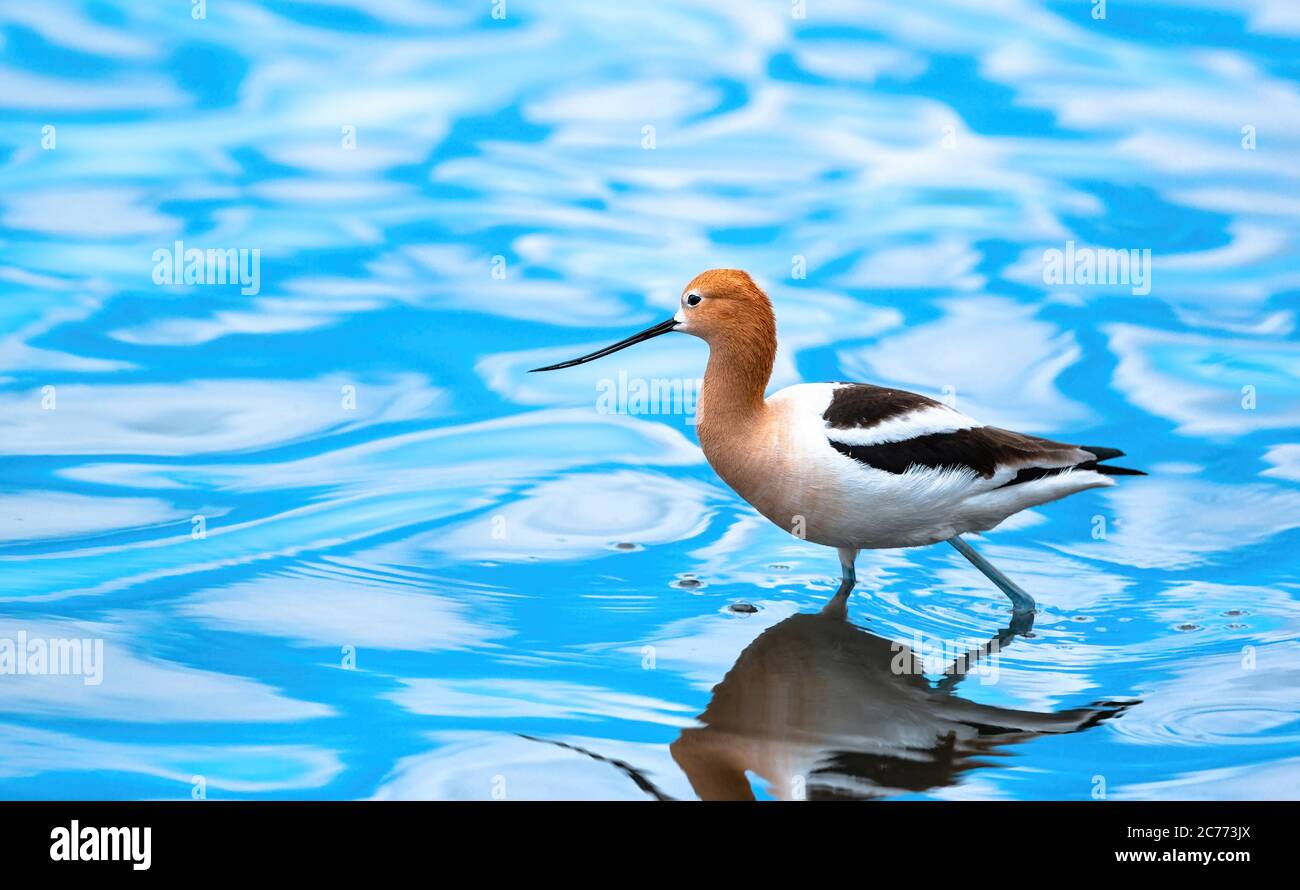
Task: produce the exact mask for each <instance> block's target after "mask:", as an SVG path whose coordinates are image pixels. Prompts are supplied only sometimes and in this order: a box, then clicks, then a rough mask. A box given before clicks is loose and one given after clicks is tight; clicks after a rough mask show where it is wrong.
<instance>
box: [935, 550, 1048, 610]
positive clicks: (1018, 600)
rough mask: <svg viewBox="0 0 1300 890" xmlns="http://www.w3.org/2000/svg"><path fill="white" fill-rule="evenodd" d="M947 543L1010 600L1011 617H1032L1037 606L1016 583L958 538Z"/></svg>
mask: <svg viewBox="0 0 1300 890" xmlns="http://www.w3.org/2000/svg"><path fill="white" fill-rule="evenodd" d="M948 543H949V544H951V545H952V546H953V547H956V548H957V552H958V553H960V554H961V555H962V556H964V557H966V558H967V559H969V560H970V562H971V565H973V566H975V568H977V569H979V570H980V571H981V572H983V573H984V576H985V577H986V578H988V579H989V580H990V581H992V582H993V583H994V584H996V585H997V586H998V589H1000V590H1001V591H1002V592H1003V593H1005V594H1006V595H1007V596H1008V597H1010V598H1011V614H1012V615H1033V614H1034V610H1035V609H1036V608H1037V604H1036V603H1035V602H1034V598H1033V597H1032V596H1030V595H1029V594H1027V593H1025V592H1024V591H1023V590H1021V589H1020V588H1019V587H1018V586H1017V585H1016V582H1014V581H1012V580H1011V579H1010V578H1008V577H1007V576H1006V575H1004V574H1002V573H1001V572H999V571H998V570H997V569H996V568H994V567H993V564H992V563H991V562H989V561H988V560H987V559H985V558H984V557H982V556H980V555H979V554H978V553H976V552H975V548H974V547H972V546H971V545H970V544H967V543H966V542H965V541H963V540H962V539H961V538H959V537H952V538H949V539H948Z"/></svg>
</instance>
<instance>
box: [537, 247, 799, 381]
mask: <svg viewBox="0 0 1300 890" xmlns="http://www.w3.org/2000/svg"><path fill="white" fill-rule="evenodd" d="M673 331H680V332H681V333H683V334H694V335H695V336H696V337H699V338H700V339H702V340H704V341H706V342H707V343H708V344H709V367H710V368H716V369H718V372H719V373H718V374H717V375H714V376H715V377H717V376H722V375H725V376H726V377H727V378H729V379H731V380H733V381H735V382H736V384H737V386H738V388H739V390H743V392H744V393H745V399H744V400H745V401H746V402H752V401H753V396H754V394H755V393H757V399H758V401H759V402H762V400H763V387H764V386H765V385H766V384H767V378H768V376H769V375H770V374H771V373H772V361H773V358H774V356H775V355H776V318H775V317H774V316H773V315H772V303H771V302H770V301H769V300H768V299H767V294H765V293H763V291H762V289H761V288H759V286H758V285H757V284H755V283H754V279H752V278H750V277H749V275H747V274H746V273H744V272H742V271H741V270H739V269H710V270H709V271H707V272H701V273H700V274H699V275H696V276H695V278H694V279H693V280H692V281H691V283H690V284H688V285H687V286H686V290H684V291H682V300H681V305H680V306H679V307H678V309H677V314H676V315H674V316H673V317H672V318H670V319H668V320H667V321H662V322H660V323H659V324H657V325H654V326H653V327H649V328H646V329H645V330H644V331H640V332H638V333H635V334H633V335H632V336H630V337H627V338H625V339H623V340H619V341H618V342H617V343H612V344H610V345H609V346H606V347H605V348H604V349H598V350H596V351H595V352H591V353H588V354H587V355H584V356H579V357H578V358H575V359H569V360H568V361H567V362H560V363H558V364H554V365H547V366H546V367H544V368H534V369H533V370H534V371H558V370H560V369H561V368H572V367H573V366H575V365H581V364H585V363H587V362H590V361H595V360H596V359H598V358H604V357H605V356H607V355H610V354H612V353H615V352H618V351H619V350H620V349H627V348H628V347H629V346H634V345H636V344H637V343H644V342H645V341H646V340H649V339H652V338H654V337H659V336H661V335H663V334H668V333H671V332H673ZM705 389H706V390H708V389H709V387H708V381H707V380H706V381H705Z"/></svg>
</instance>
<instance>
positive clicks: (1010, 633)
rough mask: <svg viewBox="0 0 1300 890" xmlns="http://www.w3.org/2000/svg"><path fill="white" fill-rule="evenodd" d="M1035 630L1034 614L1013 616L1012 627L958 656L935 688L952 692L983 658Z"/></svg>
mask: <svg viewBox="0 0 1300 890" xmlns="http://www.w3.org/2000/svg"><path fill="white" fill-rule="evenodd" d="M1033 629H1034V613H1033V612H1029V613H1025V614H1015V615H1012V616H1011V625H1010V626H1009V627H1004V628H1002V629H1001V630H1000V631H998V632H997V633H995V634H994V635H993V636H992V637H991V638H990V639H989V641H988V642H986V643H982V644H981V645H979V646H977V647H976V648H974V649H972V650H970V651H969V652H967V653H966V654H964V655H961V656H958V657H957V658H956V659H955V660H954V661H953V663H952V664H950V665H948V667H946V668H944V671H943V679H942V680H940V681H939V682H938V683H937V684H936V685H935V688H936V689H938V690H939V691H940V692H952V691H953V690H955V689H956V688H957V685H958V684H959V683H961V681H962V680H964V679H966V675H967V674H968V673H969V672H970V671H971V670H973V669H974V668H975V666H976V665H977V664H978V663H979V660H980V659H981V658H987V657H988V656H989V655H996V654H998V653H999V652H1001V651H1002V648H1003V647H1004V646H1006V645H1008V644H1009V643H1010V642H1011V641H1012V640H1014V639H1015V638H1016V636H1017V635H1021V634H1027V633H1029V632H1030V631H1031V630H1033Z"/></svg>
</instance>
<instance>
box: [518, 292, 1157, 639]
mask: <svg viewBox="0 0 1300 890" xmlns="http://www.w3.org/2000/svg"><path fill="white" fill-rule="evenodd" d="M670 331H680V332H682V333H685V334H693V335H694V336H696V337H699V338H700V339H702V340H704V341H705V342H706V343H708V344H709V363H708V367H707V368H706V370H705V373H704V386H703V388H702V389H701V391H700V398H699V404H698V406H697V408H698V412H697V415H698V416H697V426H696V431H697V434H698V435H699V439H700V446H701V448H703V449H704V456H705V457H706V458H707V459H708V461H709V464H710V465H711V466H712V467H713V469H714V470H715V471H716V472H717V474H718V475H719V476H721V477H722V478H723V480H724V481H725V482H726V483H727V484H728V485H730V486H731V487H732V488H733V489H735V491H736V492H737V493H738V494H739V495H740V496H741V497H742V498H744V499H745V500H746V501H748V502H749V503H750V504H752V505H753V506H754V507H755V508H756V509H757V510H758V512H759V513H762V514H763V515H764V516H766V517H767V518H768V519H770V520H771V521H772V522H774V523H775V524H777V525H778V526H780V527H781V528H783V529H785V530H786V531H789V532H791V533H792V534H796V535H798V536H799V537H802V538H804V539H806V540H809V541H812V542H814V543H817V544H824V545H826V546H828V547H835V548H836V549H837V550H838V551H839V557H840V566H841V568H842V569H843V575H842V580H841V584H840V591H839V592H840V593H847V592H848V591H849V590H852V589H853V587H854V585H855V584H856V583H857V577H856V574H855V571H854V564H855V563H856V561H857V557H858V553H859V551H861V550H877V549H891V548H896V547H919V546H923V545H926V544H935V543H938V542H939V541H947V542H948V543H950V544H951V545H952V546H953V547H955V548H957V551H958V552H959V553H961V554H962V556H964V557H966V558H967V559H968V560H970V561H971V563H973V564H974V565H975V567H976V568H978V569H979V570H980V571H981V572H983V573H984V574H985V575H986V576H988V578H989V580H990V581H992V582H993V583H994V584H996V585H997V586H998V587H999V588H1000V589H1001V590H1002V591H1003V592H1004V593H1005V594H1006V595H1007V596H1008V597H1010V598H1011V604H1012V612H1013V613H1014V614H1015V615H1019V616H1032V615H1033V612H1034V609H1035V604H1034V600H1033V598H1032V597H1031V596H1029V594H1027V593H1025V592H1024V591H1023V590H1021V589H1020V588H1019V587H1018V586H1017V585H1016V584H1015V583H1014V582H1012V581H1011V579H1009V578H1007V576H1006V575H1004V574H1002V572H1000V571H998V569H997V568H995V567H994V566H993V565H992V564H991V563H989V562H988V560H986V559H984V558H983V557H982V556H980V555H979V554H978V553H976V552H975V550H974V549H973V548H972V547H971V546H970V545H969V544H967V543H966V542H965V541H963V540H962V539H961V537H960V536H961V535H963V534H966V533H968V532H983V531H987V530H989V529H991V528H993V527H994V526H996V525H998V524H999V523H1001V522H1002V521H1003V520H1005V519H1006V518H1007V517H1009V516H1011V515H1013V514H1015V513H1018V512H1020V511H1021V510H1024V509H1026V508H1028V507H1036V506H1038V505H1039V504H1045V503H1047V502H1049V501H1055V500H1057V499H1059V498H1063V497H1065V496H1066V495H1070V494H1074V493H1075V492H1077V491H1083V490H1084V489H1086V488H1099V487H1102V486H1107V485H1114V484H1115V481H1114V480H1113V479H1111V478H1110V477H1111V476H1123V475H1138V476H1140V475H1145V474H1143V473H1142V472H1141V471H1140V470H1130V469H1126V468H1124V467H1115V466H1109V465H1107V464H1103V463H1101V461H1104V460H1109V459H1110V458H1114V457H1120V456H1122V455H1123V453H1124V452H1122V451H1119V450H1117V449H1115V448H1098V447H1095V446H1092V445H1067V444H1065V443H1064V442H1054V441H1052V440H1050V439H1041V438H1039V437H1037V436H1028V435H1025V434H1023V433H1015V432H1012V431H1010V430H1004V429H999V428H997V427H992V426H984V425H983V424H980V423H978V422H977V421H975V420H972V419H971V418H970V417H967V416H966V415H965V414H962V413H961V412H960V411H957V410H955V409H953V408H951V407H949V406H947V405H945V404H944V403H942V402H938V401H935V400H934V399H931V398H928V397H926V396H923V395H918V394H917V393H912V392H906V391H904V390H901V389H890V388H887V387H882V386H872V385H870V384H866V383H802V384H798V385H796V386H790V387H787V388H785V389H783V390H781V391H780V392H778V393H776V394H775V395H773V396H771V397H770V398H766V399H765V398H764V395H763V394H764V392H765V390H766V388H767V383H768V379H769V378H770V377H771V374H772V363H773V361H774V359H775V357H776V319H775V317H774V316H773V314H772V304H771V302H770V301H769V300H768V298H767V294H765V293H763V291H762V289H761V288H759V287H758V285H756V284H755V283H754V281H753V279H751V278H750V277H749V275H747V274H746V273H745V272H742V271H740V270H738V269H713V270H710V271H708V272H703V273H701V274H700V275H697V276H696V277H695V279H694V280H693V281H692V282H691V283H690V284H689V285H687V286H686V289H685V290H684V291H683V292H682V296H681V306H680V308H679V309H678V310H677V314H676V315H674V316H673V317H672V318H670V319H668V320H667V321H665V322H662V323H660V324H657V325H655V326H654V327H651V328H647V329H646V330H644V331H641V332H640V333H639V334H633V335H632V336H631V337H628V338H627V339H626V340H620V341H619V342H617V343H615V344H613V345H611V346H606V347H605V348H604V349H600V350H597V351H596V352H593V353H591V354H589V355H584V356H582V357H581V358H576V359H573V360H571V361H567V362H561V363H559V364H557V365H549V366H547V367H545V368H534V369H533V370H535V371H554V370H557V369H559V368H569V367H572V366H574V365H580V364H582V363H584V362H589V361H591V360H593V359H598V358H601V357H602V356H606V355H609V354H610V353H613V352H617V351H618V350H620V349H625V348H627V347H628V346H632V345H633V344H636V343H641V342H643V341H645V340H649V339H650V338H652V337H658V336H659V335H660V334H667V333H669V332H670ZM1029 620H1030V621H1032V617H1030V618H1029Z"/></svg>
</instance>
